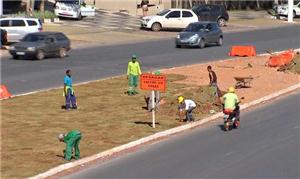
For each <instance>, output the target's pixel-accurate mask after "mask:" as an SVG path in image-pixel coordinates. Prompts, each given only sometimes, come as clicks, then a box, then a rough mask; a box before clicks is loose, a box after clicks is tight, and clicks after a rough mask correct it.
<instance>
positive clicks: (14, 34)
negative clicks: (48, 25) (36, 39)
mask: <svg viewBox="0 0 300 179" xmlns="http://www.w3.org/2000/svg"><path fill="white" fill-rule="evenodd" d="M0 27H1V29H5V30H6V31H7V41H8V42H18V41H20V40H21V39H22V38H23V37H24V36H25V35H27V34H29V33H34V32H40V31H42V30H43V26H42V23H41V22H40V21H39V19H37V18H26V17H7V18H0Z"/></svg>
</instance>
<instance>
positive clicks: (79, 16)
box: [77, 13, 82, 21]
mask: <svg viewBox="0 0 300 179" xmlns="http://www.w3.org/2000/svg"><path fill="white" fill-rule="evenodd" d="M81 19H82V15H81V13H80V14H79V15H78V18H77V20H78V21H80V20H81Z"/></svg>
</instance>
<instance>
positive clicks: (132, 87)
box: [128, 75, 139, 94]
mask: <svg viewBox="0 0 300 179" xmlns="http://www.w3.org/2000/svg"><path fill="white" fill-rule="evenodd" d="M128 78H129V79H128V85H129V88H128V94H136V93H137V91H136V88H137V85H138V78H139V76H138V75H129V77H128Z"/></svg>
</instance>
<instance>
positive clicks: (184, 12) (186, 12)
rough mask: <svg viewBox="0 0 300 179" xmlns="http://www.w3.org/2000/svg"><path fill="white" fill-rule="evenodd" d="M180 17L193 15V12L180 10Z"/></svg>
mask: <svg viewBox="0 0 300 179" xmlns="http://www.w3.org/2000/svg"><path fill="white" fill-rule="evenodd" d="M182 17H193V14H192V13H191V12H189V11H182Z"/></svg>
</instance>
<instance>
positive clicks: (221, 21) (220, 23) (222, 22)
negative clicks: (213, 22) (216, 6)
mask: <svg viewBox="0 0 300 179" xmlns="http://www.w3.org/2000/svg"><path fill="white" fill-rule="evenodd" d="M217 22H218V25H219V26H220V27H224V26H225V25H226V20H225V19H224V18H223V17H220V18H219V19H218V21H217Z"/></svg>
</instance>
